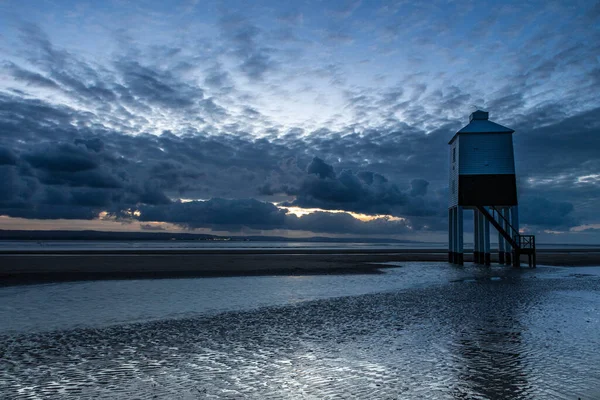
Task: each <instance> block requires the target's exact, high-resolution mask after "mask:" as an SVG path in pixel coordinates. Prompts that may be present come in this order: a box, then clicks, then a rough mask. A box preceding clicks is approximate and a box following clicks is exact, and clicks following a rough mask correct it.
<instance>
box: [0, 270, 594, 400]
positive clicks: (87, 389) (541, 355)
mask: <svg viewBox="0 0 600 400" xmlns="http://www.w3.org/2000/svg"><path fill="white" fill-rule="evenodd" d="M427 268H429V269H427ZM445 268H446V269H444V267H443V266H435V267H427V266H419V268H417V269H414V270H411V269H407V271H406V274H407V275H415V276H416V275H419V274H420V273H423V274H425V275H427V274H431V273H434V274H435V275H436V276H438V278H439V277H442V278H443V279H438V280H436V281H430V282H429V283H428V284H427V285H424V286H420V285H413V287H411V288H404V289H402V290H391V291H388V292H384V293H375V294H364V295H360V296H351V297H338V298H329V299H319V300H315V301H309V302H302V303H297V304H294V305H288V306H280V307H264V308H260V309H257V310H250V311H236V312H225V313H221V314H217V315H212V316H201V317H194V318H186V319H171V320H162V321H154V322H145V323H139V324H131V325H117V326H111V327H104V328H86V329H74V330H62V331H61V330H59V331H54V332H40V333H29V334H25V333H24V334H16V335H11V336H6V335H5V336H2V337H0V354H2V368H1V369H0V397H2V398H11V399H33V398H40V397H41V398H50V399H69V398H73V399H76V398H77V399H79V398H105V399H114V398H132V397H135V398H152V397H156V398H171V397H177V398H184V399H185V398H190V399H192V398H260V399H265V398H303V397H304V398H326V397H335V396H338V397H341V398H366V399H371V398H431V399H439V398H442V399H443V398H449V399H450V398H490V399H494V398H554V397H565V398H577V397H581V398H594V395H593V390H595V389H596V387H597V385H598V383H599V382H598V377H599V376H600V367H599V366H600V354H599V353H598V352H597V351H595V350H597V349H598V348H599V347H600V338H599V337H598V334H597V332H598V330H599V329H600V321H599V320H598V318H597V315H598V307H599V305H598V302H597V301H596V300H597V299H598V296H599V294H600V279H599V278H598V276H587V277H585V278H580V277H577V276H555V277H553V276H550V277H549V278H548V277H546V278H543V276H542V275H543V274H544V270H543V269H539V271H536V272H521V271H513V270H510V269H487V270H483V269H482V270H479V269H475V270H472V271H471V270H468V271H461V270H452V269H448V267H447V266H446V267H445ZM401 272H402V270H401ZM425 275H419V276H425ZM455 278H458V279H455ZM311 279H317V280H318V279H321V278H319V277H313V278H311ZM369 279H373V277H372V276H371V277H370V278H369ZM382 279H384V278H383V277H382ZM406 279H409V278H408V276H407V278H406ZM423 279H424V278H423ZM340 282H344V284H349V283H350V282H353V284H355V285H360V284H361V278H360V277H353V278H352V281H350V280H348V279H346V280H342V281H340ZM276 284H277V285H278V290H280V291H282V290H285V285H286V284H287V283H286V281H285V279H284V278H282V279H281V280H277V282H276ZM565 296H568V299H567V300H565ZM557 312H558V314H557ZM563 321H565V322H563ZM558 325H560V326H558ZM557 328H559V329H560V333H559V334H557V333H556V332H557Z"/></svg>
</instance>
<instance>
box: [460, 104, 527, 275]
mask: <svg viewBox="0 0 600 400" xmlns="http://www.w3.org/2000/svg"><path fill="white" fill-rule="evenodd" d="M513 132H514V131H513V130H512V129H510V128H507V127H505V126H502V125H499V124H496V123H494V122H492V121H490V120H489V119H488V113H487V112H485V111H479V110H478V111H475V112H474V113H472V114H471V116H470V117H469V124H468V125H467V126H465V127H464V128H462V129H461V130H459V131H458V132H457V133H456V134H455V135H454V136H453V137H452V140H450V142H449V143H448V144H449V145H450V185H449V192H450V204H449V207H448V258H449V261H450V262H451V263H454V264H460V265H462V264H463V263H464V258H463V211H464V210H465V209H466V210H473V261H474V262H475V263H478V264H485V265H490V263H491V251H490V224H491V225H492V226H493V227H494V229H495V230H496V231H497V232H498V262H499V263H500V264H508V265H510V264H512V265H514V266H515V267H518V266H520V265H521V261H520V260H521V255H527V256H528V260H529V266H530V267H535V264H536V260H535V237H534V236H533V235H522V234H521V233H520V232H519V209H518V203H517V182H516V176H515V157H514V151H513V141H512V134H513Z"/></svg>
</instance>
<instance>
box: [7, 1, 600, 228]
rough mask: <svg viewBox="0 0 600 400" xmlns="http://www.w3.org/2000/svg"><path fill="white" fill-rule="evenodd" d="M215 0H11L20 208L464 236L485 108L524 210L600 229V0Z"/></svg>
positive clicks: (25, 213)
mask: <svg viewBox="0 0 600 400" xmlns="http://www.w3.org/2000/svg"><path fill="white" fill-rule="evenodd" d="M207 4H208V3H206V4H204V3H203V4H202V5H200V4H195V5H194V4H191V3H185V2H184V3H182V4H179V5H177V6H176V7H174V8H173V9H171V10H162V9H160V5H158V4H155V3H153V2H148V3H144V6H143V7H142V6H140V7H129V6H126V5H121V6H119V7H120V8H111V7H108V8H107V9H105V10H96V9H86V8H85V6H81V7H79V8H78V7H74V6H73V7H71V6H70V5H68V2H65V3H64V4H62V3H61V4H60V5H45V6H43V7H42V8H41V9H40V10H30V9H27V6H26V5H20V4H17V3H12V2H4V3H0V11H1V12H0V14H1V15H3V17H0V26H3V28H0V35H1V36H0V54H2V58H1V59H2V62H1V65H0V215H8V216H11V217H25V218H30V219H55V218H68V219H95V218H98V215H99V214H100V213H108V214H109V215H113V216H114V217H115V218H120V219H122V220H126V219H131V218H138V219H140V220H141V221H144V222H150V221H162V222H169V223H174V224H177V225H181V226H185V227H188V228H210V229H214V230H220V231H222V230H229V231H240V230H243V229H254V230H273V229H277V230H297V231H306V232H314V233H328V234H344V233H352V234H360V235H365V234H382V235H383V234H385V235H410V234H414V232H416V231H431V232H438V233H439V232H444V230H445V224H446V221H445V218H446V217H445V215H446V211H445V208H446V206H447V203H446V202H447V191H448V188H447V171H446V168H447V151H448V149H447V141H448V139H449V138H450V137H451V136H452V135H453V133H454V132H455V131H456V130H458V129H459V128H460V127H461V126H462V125H464V124H465V123H466V122H467V117H468V114H469V113H470V112H471V111H473V109H474V107H475V106H477V107H481V108H487V109H489V110H490V113H491V117H492V119H494V120H496V121H498V122H499V123H502V124H504V125H507V126H510V127H512V128H514V129H515V130H516V133H515V135H514V141H515V149H516V157H517V170H518V172H519V195H520V202H521V204H522V211H521V220H522V223H523V224H524V225H527V226H528V228H529V229H530V230H533V231H540V232H541V231H544V230H551V231H562V232H569V231H570V229H572V228H574V227H577V226H580V225H594V224H598V223H600V217H599V215H598V212H597V210H596V207H597V201H598V198H599V196H600V189H599V185H600V157H598V154H597V150H596V149H598V148H600V136H599V135H598V132H599V131H600V103H599V102H598V99H597V96H596V94H597V93H598V89H600V79H599V77H600V75H599V71H600V69H599V67H598V64H597V59H596V58H597V57H596V56H597V54H598V53H600V47H599V45H598V43H600V32H599V31H598V29H593V28H592V27H594V26H598V13H597V7H591V6H590V4H589V3H587V2H582V3H581V5H580V7H579V6H578V7H569V6H567V5H564V4H554V5H552V6H551V5H548V4H546V3H544V2H540V3H539V4H525V5H524V4H521V3H515V4H511V5H509V4H505V5H503V6H492V5H491V4H489V5H485V4H479V3H478V4H474V3H465V4H462V5H456V6H454V5H452V4H447V3H446V2H439V3H438V2H434V3H431V5H430V6H428V7H425V6H421V5H407V4H404V5H402V4H395V3H394V4H392V3H389V4H387V3H385V4H378V5H377V6H374V5H372V4H371V3H360V2H356V3H354V2H352V3H343V4H342V3H340V4H338V3H336V2H334V3H331V4H329V5H324V7H325V8H326V9H325V10H322V11H324V12H321V11H318V10H315V9H314V8H313V6H311V4H310V3H303V2H299V3H297V4H296V5H295V6H294V8H289V7H287V6H277V7H272V6H271V5H269V4H262V3H260V2H258V3H256V4H255V6H254V7H253V8H251V9H247V8H246V7H243V6H242V4H241V3H240V4H237V3H235V2H228V3H227V4H225V3H219V2H216V3H215V4H214V7H209V6H208V5H207ZM44 7H45V8H44ZM52 7H54V8H52ZM61 7H66V9H63V8H61ZM113 7H116V6H113ZM51 12H53V13H55V14H56V15H62V16H63V17H61V18H62V19H61V20H57V21H53V22H49V21H48V20H46V19H44V18H42V17H43V15H47V14H48V13H51ZM474 16H476V17H477V18H474ZM77 23H82V24H79V25H77ZM456 26H463V27H464V29H457V28H456ZM525 27H527V28H525ZM75 32H77V35H75ZM434 38H438V39H435V40H434ZM498 65H502V67H501V68H498ZM180 199H183V201H182V200H180ZM187 199H191V200H195V201H191V202H187ZM273 203H279V204H281V205H284V206H288V207H303V208H318V209H321V210H323V211H322V212H317V213H313V214H310V215H308V216H304V217H297V216H295V215H292V214H286V213H285V211H284V210H282V209H281V208H278V207H276V206H275V205H274V204H273ZM135 210H139V212H140V213H141V214H140V215H139V216H137V215H133V214H131V213H132V212H133V211H135ZM327 210H343V211H346V212H348V213H335V214H332V213H327V212H324V211H327ZM350 212H354V213H363V214H371V215H382V214H385V215H390V216H394V217H399V218H400V220H392V219H389V218H388V219H386V218H379V219H375V220H373V221H370V222H364V221H360V220H358V219H356V218H355V217H353V216H352V215H350V214H349V213H350ZM571 234H574V233H571ZM595 234H596V233H594V232H591V231H590V233H589V235H595Z"/></svg>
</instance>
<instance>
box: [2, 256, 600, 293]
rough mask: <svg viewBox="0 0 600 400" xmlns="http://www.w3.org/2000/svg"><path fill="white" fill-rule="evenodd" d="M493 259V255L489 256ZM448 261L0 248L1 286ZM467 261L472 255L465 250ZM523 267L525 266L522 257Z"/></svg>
mask: <svg viewBox="0 0 600 400" xmlns="http://www.w3.org/2000/svg"><path fill="white" fill-rule="evenodd" d="M537 254H538V256H537V258H538V264H539V265H559V266H586V265H600V248H589V249H552V250H546V249H544V250H539V251H538V253H537ZM496 259H497V256H496V254H492V261H493V262H495V261H496ZM446 260H447V251H446V250H445V249H439V250H432V249H425V250H423V249H414V250H410V249H402V250H373V249H367V250H359V249H356V250H349V249H343V250H335V249H274V250H264V249H260V250H249V249H243V250H143V251H140V250H108V251H107V250H77V251H72V250H68V251H67V250H54V251H46V250H36V251H27V252H24V251H12V250H9V251H2V252H0V285H14V284H25V283H39V282H61V281H75V280H95V279H142V278H151V279H152V278H177V277H194V276H195V277H203V276H204V277H207V276H213V277H214V276H250V275H307V274H352V273H354V274H356V273H358V274H365V273H380V272H381V269H382V268H385V267H386V266H385V265H382V264H384V263H389V262H409V261H435V262H443V261H446ZM465 261H466V262H471V261H472V255H471V254H469V253H467V254H465ZM522 266H523V267H526V262H525V258H524V257H523V258H522Z"/></svg>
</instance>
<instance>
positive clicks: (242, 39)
mask: <svg viewBox="0 0 600 400" xmlns="http://www.w3.org/2000/svg"><path fill="white" fill-rule="evenodd" d="M220 28H221V32H222V34H223V37H224V38H225V39H226V40H227V41H228V42H229V44H230V45H231V48H232V50H233V54H234V55H235V57H236V58H237V59H238V61H239V69H240V70H241V71H242V72H243V73H244V74H245V75H246V76H247V77H248V78H250V79H251V80H262V79H263V78H264V77H265V75H266V74H267V73H269V72H271V71H273V70H274V69H275V68H276V66H277V62H276V61H275V59H274V57H273V53H274V51H275V50H274V49H272V48H270V47H268V46H265V45H263V44H261V40H262V38H261V36H262V30H261V29H260V28H258V27H257V26H256V25H254V24H252V23H251V22H250V21H249V20H248V19H246V18H244V17H242V16H241V15H226V16H224V17H223V18H221V21H220Z"/></svg>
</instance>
